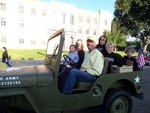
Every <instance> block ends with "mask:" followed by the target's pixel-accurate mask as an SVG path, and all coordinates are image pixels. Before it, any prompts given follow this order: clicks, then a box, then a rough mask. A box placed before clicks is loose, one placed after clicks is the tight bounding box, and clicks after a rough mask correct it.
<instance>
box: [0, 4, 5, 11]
mask: <svg viewBox="0 0 150 113" xmlns="http://www.w3.org/2000/svg"><path fill="white" fill-rule="evenodd" d="M0 10H1V11H6V3H1V2H0Z"/></svg>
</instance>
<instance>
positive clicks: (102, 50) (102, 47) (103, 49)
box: [95, 44, 106, 55]
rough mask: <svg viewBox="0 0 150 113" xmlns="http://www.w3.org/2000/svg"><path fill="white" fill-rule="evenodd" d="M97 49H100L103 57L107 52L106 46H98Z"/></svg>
mask: <svg viewBox="0 0 150 113" xmlns="http://www.w3.org/2000/svg"><path fill="white" fill-rule="evenodd" d="M95 48H96V49H98V50H99V51H100V52H101V53H102V54H103V55H104V54H105V52H106V49H105V45H100V44H97V45H96V47H95Z"/></svg>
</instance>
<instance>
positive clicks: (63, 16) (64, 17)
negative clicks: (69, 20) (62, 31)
mask: <svg viewBox="0 0 150 113" xmlns="http://www.w3.org/2000/svg"><path fill="white" fill-rule="evenodd" d="M62 19H63V20H62V23H63V24H65V23H66V21H65V20H66V15H65V13H63V14H62Z"/></svg>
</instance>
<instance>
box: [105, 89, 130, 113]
mask: <svg viewBox="0 0 150 113" xmlns="http://www.w3.org/2000/svg"><path fill="white" fill-rule="evenodd" d="M131 109H132V98H131V95H130V94H129V92H127V91H126V90H124V89H113V90H110V91H109V92H108V93H107V95H106V97H105V100H104V106H103V110H104V113H130V112H131Z"/></svg>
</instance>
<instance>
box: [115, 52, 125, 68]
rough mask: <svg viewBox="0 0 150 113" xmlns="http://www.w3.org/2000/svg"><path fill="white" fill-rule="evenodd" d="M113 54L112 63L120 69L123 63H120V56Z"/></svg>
mask: <svg viewBox="0 0 150 113" xmlns="http://www.w3.org/2000/svg"><path fill="white" fill-rule="evenodd" d="M114 54H115V61H114V63H115V65H117V66H119V67H121V66H122V64H123V62H122V56H121V55H119V54H117V53H114Z"/></svg>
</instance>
